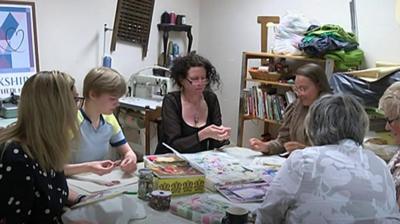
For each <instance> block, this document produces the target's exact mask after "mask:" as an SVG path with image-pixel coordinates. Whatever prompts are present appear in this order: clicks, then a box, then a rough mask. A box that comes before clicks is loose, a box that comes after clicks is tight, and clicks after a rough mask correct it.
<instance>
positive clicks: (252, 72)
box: [249, 67, 281, 81]
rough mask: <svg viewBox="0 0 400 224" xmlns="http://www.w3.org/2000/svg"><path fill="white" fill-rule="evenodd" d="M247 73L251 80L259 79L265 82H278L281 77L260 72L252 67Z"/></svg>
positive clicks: (275, 73) (272, 73) (276, 74)
mask: <svg viewBox="0 0 400 224" xmlns="http://www.w3.org/2000/svg"><path fill="white" fill-rule="evenodd" d="M249 73H250V76H251V78H252V79H259V80H265V81H278V80H279V78H280V77H281V74H279V73H277V72H266V71H260V70H258V68H257V67H253V68H250V69H249Z"/></svg>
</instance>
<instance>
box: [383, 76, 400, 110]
mask: <svg viewBox="0 0 400 224" xmlns="http://www.w3.org/2000/svg"><path fill="white" fill-rule="evenodd" d="M379 109H381V110H383V112H384V113H385V115H386V116H391V117H396V116H400V82H395V83H393V84H392V85H390V86H389V87H388V88H387V89H386V90H385V92H384V93H383V95H382V97H381V98H380V100H379Z"/></svg>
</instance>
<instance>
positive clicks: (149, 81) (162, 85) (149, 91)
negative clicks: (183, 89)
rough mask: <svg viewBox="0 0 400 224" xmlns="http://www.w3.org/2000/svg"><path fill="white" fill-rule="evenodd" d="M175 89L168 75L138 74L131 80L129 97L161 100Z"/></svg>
mask: <svg viewBox="0 0 400 224" xmlns="http://www.w3.org/2000/svg"><path fill="white" fill-rule="evenodd" d="M173 90H174V88H173V83H172V80H171V79H170V78H168V77H161V76H154V75H146V74H137V75H133V76H132V77H131V78H130V80H129V86H128V97H129V96H130V97H138V98H144V99H149V100H161V99H162V98H163V97H164V96H165V95H166V94H167V93H168V92H171V91H173Z"/></svg>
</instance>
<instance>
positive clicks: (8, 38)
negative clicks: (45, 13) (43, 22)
mask: <svg viewBox="0 0 400 224" xmlns="http://www.w3.org/2000/svg"><path fill="white" fill-rule="evenodd" d="M32 13H33V12H32V6H30V5H18V4H15V5H0V98H5V97H8V96H10V94H11V93H12V92H13V93H17V94H19V93H20V92H21V89H22V86H23V84H24V83H25V81H26V80H27V79H28V78H29V77H30V76H31V75H33V74H35V73H36V66H37V65H36V58H35V56H36V54H35V50H36V48H35V40H34V37H35V35H34V33H33V32H34V29H33V25H34V24H33V21H32V20H33V15H32Z"/></svg>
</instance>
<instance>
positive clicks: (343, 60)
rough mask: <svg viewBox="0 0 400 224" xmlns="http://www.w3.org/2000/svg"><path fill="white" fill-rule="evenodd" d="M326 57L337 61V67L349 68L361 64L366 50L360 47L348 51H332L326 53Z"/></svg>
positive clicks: (341, 68)
mask: <svg viewBox="0 0 400 224" xmlns="http://www.w3.org/2000/svg"><path fill="white" fill-rule="evenodd" d="M325 58H327V59H328V58H329V59H333V60H334V61H335V68H336V69H340V70H348V69H350V68H355V67H358V66H360V65H361V63H362V61H363V59H364V52H363V51H362V50H360V49H356V50H352V51H347V52H345V51H344V50H338V51H332V52H330V53H328V54H326V55H325Z"/></svg>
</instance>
